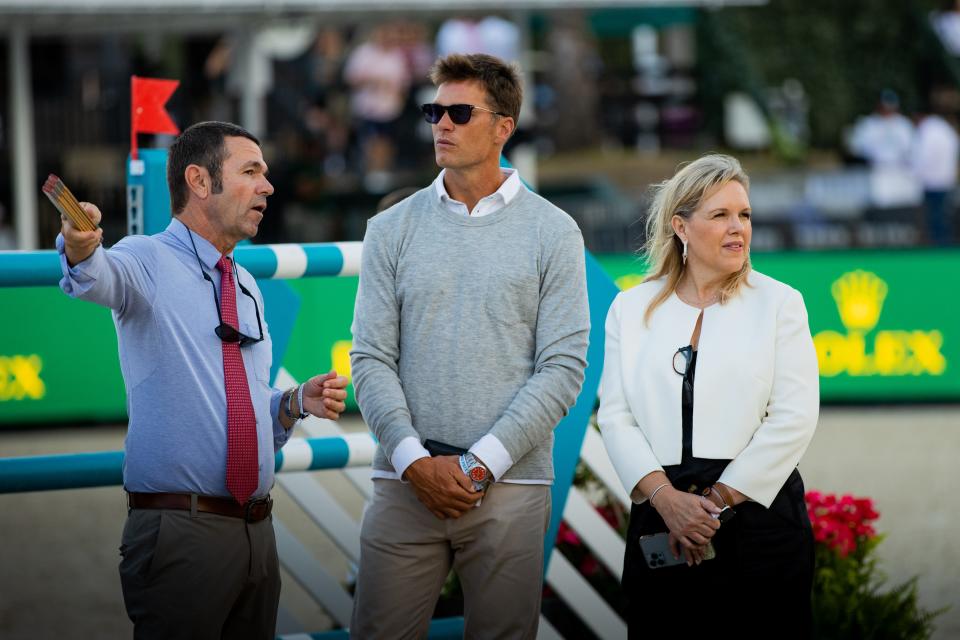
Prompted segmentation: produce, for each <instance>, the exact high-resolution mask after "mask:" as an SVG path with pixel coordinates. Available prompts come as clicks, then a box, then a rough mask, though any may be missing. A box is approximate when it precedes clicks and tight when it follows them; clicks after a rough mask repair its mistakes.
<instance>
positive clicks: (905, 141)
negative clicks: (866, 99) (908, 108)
mask: <svg viewBox="0 0 960 640" xmlns="http://www.w3.org/2000/svg"><path fill="white" fill-rule="evenodd" d="M912 145H913V123H911V122H910V119H909V118H907V117H906V116H905V115H903V114H902V113H900V98H899V97H898V96H897V94H896V93H895V92H894V91H892V90H890V89H884V90H883V91H882V92H881V93H880V99H879V101H878V102H877V107H876V109H875V110H874V112H873V113H871V114H870V115H868V116H864V117H862V118H860V119H859V120H857V122H856V123H855V124H854V126H853V131H852V133H851V136H850V151H851V152H852V153H853V154H854V155H856V156H857V157H859V158H862V159H863V160H865V161H866V162H867V164H869V165H870V166H871V167H874V168H878V167H879V168H897V169H899V168H906V167H909V166H910V149H911V147H912Z"/></svg>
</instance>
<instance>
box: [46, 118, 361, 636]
mask: <svg viewBox="0 0 960 640" xmlns="http://www.w3.org/2000/svg"><path fill="white" fill-rule="evenodd" d="M167 180H168V183H169V188H170V196H171V205H172V210H173V213H174V217H173V219H172V220H171V222H170V224H169V226H168V227H167V229H166V230H165V231H163V232H161V233H159V234H157V235H154V236H130V237H127V238H124V239H123V240H121V241H120V242H118V243H117V244H116V245H115V246H114V247H113V248H111V249H109V250H106V249H103V248H102V247H101V246H100V242H101V239H102V231H101V230H99V229H97V230H96V231H91V232H81V231H79V230H77V229H76V228H74V227H73V226H72V225H71V224H70V222H69V221H68V220H67V219H64V220H63V227H62V233H61V235H60V236H58V238H57V250H58V251H59V253H60V261H61V268H62V270H63V275H64V277H63V279H62V280H61V283H60V285H61V288H62V289H63V290H64V292H65V293H67V294H68V295H70V296H72V297H75V298H80V299H83V300H89V301H91V302H94V303H96V304H100V305H103V306H105V307H109V308H110V309H112V310H113V318H114V323H115V324H116V327H117V341H118V347H119V353H120V367H121V371H122V373H123V378H124V383H125V385H126V388H127V411H128V415H129V430H128V433H127V438H126V443H125V453H126V456H125V461H124V469H123V478H124V488H125V489H126V491H127V492H128V495H129V506H130V510H129V514H128V518H127V523H126V526H125V527H124V532H123V540H122V544H121V547H120V552H121V555H122V557H123V559H122V561H121V563H120V577H121V583H122V586H123V593H124V601H125V604H126V607H127V613H128V615H129V616H130V619H131V620H132V621H133V623H134V626H135V631H134V633H135V636H136V637H137V638H165V639H169V638H180V637H183V638H221V637H223V638H273V636H274V632H275V626H276V612H277V603H278V600H279V594H280V577H279V568H278V562H277V552H276V542H275V539H274V532H273V525H272V521H271V519H270V510H271V505H272V502H271V500H270V497H269V491H270V488H271V486H272V485H273V481H274V478H273V467H274V455H275V453H276V451H277V450H279V449H280V447H282V446H283V445H284V443H285V442H286V441H287V439H288V438H289V437H290V432H291V429H292V427H293V426H294V425H295V424H296V422H297V420H298V419H300V418H302V417H305V416H306V415H308V414H312V415H318V416H321V417H326V418H332V419H336V418H337V417H339V415H340V413H341V412H342V411H343V410H344V402H343V401H344V399H345V398H346V391H345V387H346V384H347V381H346V379H345V378H344V377H342V376H339V377H338V376H337V375H336V372H333V371H331V372H330V373H328V374H325V375H320V376H315V377H313V378H311V379H310V380H308V381H307V382H305V383H304V384H303V385H301V386H299V387H295V388H293V389H288V390H286V391H281V390H279V389H274V388H272V387H271V385H270V378H269V376H270V364H271V353H272V351H271V341H270V333H269V331H268V327H267V325H266V321H265V319H264V312H263V297H262V296H261V294H260V290H259V288H258V287H257V283H256V281H255V280H254V279H253V277H252V276H251V275H250V274H249V272H247V270H246V269H244V268H243V267H241V266H239V265H236V264H235V263H234V262H233V250H234V247H235V246H236V244H237V243H238V242H240V241H241V240H244V239H246V238H250V237H252V236H254V235H255V234H256V232H257V228H258V225H259V223H260V221H261V220H262V219H263V212H264V210H265V209H266V201H267V197H268V196H269V195H270V194H272V193H273V186H272V185H271V184H270V182H269V181H268V180H267V166H266V163H265V162H264V161H263V156H262V153H261V151H260V144H259V141H258V140H257V139H256V138H255V137H254V136H252V135H251V134H250V133H249V132H247V131H245V130H244V129H242V128H240V127H237V126H235V125H231V124H227V123H219V122H205V123H200V124H197V125H194V126H192V127H190V128H188V129H186V130H185V131H184V132H183V133H182V134H181V136H180V137H179V138H178V139H177V140H176V141H175V142H174V144H173V146H172V147H171V149H170V155H169V162H168V168H167ZM81 206H82V208H83V209H84V211H85V212H86V213H87V215H88V216H89V217H90V219H91V220H92V221H93V222H94V223H99V221H100V217H101V215H100V211H99V210H98V209H97V207H96V206H94V205H91V204H87V203H83V204H82V205H81Z"/></svg>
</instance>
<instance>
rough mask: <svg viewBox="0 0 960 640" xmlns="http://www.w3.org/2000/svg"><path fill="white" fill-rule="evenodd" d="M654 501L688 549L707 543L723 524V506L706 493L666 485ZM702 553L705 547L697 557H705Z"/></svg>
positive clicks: (680, 541)
mask: <svg viewBox="0 0 960 640" xmlns="http://www.w3.org/2000/svg"><path fill="white" fill-rule="evenodd" d="M651 504H652V505H653V508H654V509H656V510H657V512H658V513H659V514H660V517H662V518H663V521H664V522H665V523H666V525H667V528H668V529H669V530H670V533H671V535H672V536H675V537H676V538H677V541H678V542H679V543H680V545H681V546H682V547H683V549H685V550H689V551H691V552H694V550H696V549H698V548H701V547H704V546H705V545H706V544H707V543H708V542H710V538H712V537H713V534H714V533H716V532H717V529H719V528H720V521H719V520H717V519H716V514H719V513H720V509H719V507H717V506H716V505H715V504H713V503H712V502H710V501H709V500H707V499H705V498H703V497H702V496H697V495H694V494H692V493H684V492H683V491H677V490H676V489H674V488H673V487H664V488H663V490H661V491H660V493H658V494H657V496H656V500H655V502H653V503H651ZM671 548H672V547H671ZM702 553H703V552H702V549H701V550H700V551H699V552H698V554H699V555H696V556H694V557H697V558H699V557H702ZM689 561H690V559H689V557H688V562H689Z"/></svg>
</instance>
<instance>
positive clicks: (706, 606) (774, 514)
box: [623, 470, 813, 640]
mask: <svg viewBox="0 0 960 640" xmlns="http://www.w3.org/2000/svg"><path fill="white" fill-rule="evenodd" d="M803 494H804V489H803V480H802V479H801V478H800V473H799V472H798V471H796V470H794V472H793V473H792V474H791V475H790V477H789V478H788V479H787V482H786V483H785V484H784V486H783V488H782V489H781V490H780V493H779V494H778V495H777V497H776V499H774V501H773V504H771V505H770V508H769V509H767V508H765V507H763V506H761V505H760V504H757V503H755V502H745V503H743V504H740V505H738V506H737V507H736V512H737V514H736V516H735V517H734V518H733V519H731V520H730V521H728V522H727V523H726V524H724V525H723V526H722V527H720V530H719V531H717V533H716V534H715V535H714V537H713V545H714V548H715V549H716V552H717V556H716V558H714V559H713V560H707V561H704V562H703V563H701V564H700V565H699V566H697V565H694V566H693V567H688V566H687V565H685V564H684V565H679V566H675V567H667V568H660V569H650V568H649V567H647V565H646V562H645V561H644V559H643V554H642V552H641V550H640V545H639V542H638V539H639V538H640V536H642V535H648V534H653V533H659V532H663V531H667V527H666V525H665V524H664V522H663V519H662V518H661V517H660V515H659V514H658V513H657V512H656V510H655V509H653V508H652V507H651V506H650V504H649V502H645V503H643V504H639V505H637V504H635V505H633V509H632V511H631V514H630V526H629V530H628V532H627V550H626V556H625V561H624V571H623V588H624V591H625V592H626V595H627V598H628V600H629V603H630V606H629V613H628V619H627V624H628V628H629V637H630V638H635V639H638V640H639V639H641V638H643V639H649V638H656V637H658V636H657V635H656V634H657V633H659V632H663V633H664V634H668V636H664V637H673V638H683V637H692V636H691V635H689V634H693V633H700V632H707V633H709V632H712V633H722V634H724V635H726V634H732V635H734V636H736V637H737V638H809V637H810V636H811V632H812V611H811V603H810V594H811V590H812V586H813V533H812V530H811V526H810V519H809V518H808V516H807V511H806V506H805V503H804V498H803Z"/></svg>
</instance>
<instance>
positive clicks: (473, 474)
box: [470, 465, 487, 482]
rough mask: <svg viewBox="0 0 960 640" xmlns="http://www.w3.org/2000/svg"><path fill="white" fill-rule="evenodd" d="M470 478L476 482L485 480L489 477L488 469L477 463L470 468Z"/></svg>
mask: <svg viewBox="0 0 960 640" xmlns="http://www.w3.org/2000/svg"><path fill="white" fill-rule="evenodd" d="M470 479H471V480H473V481H474V482H483V481H484V480H486V479H487V470H486V469H484V468H483V467H481V466H480V465H477V466H476V467H473V468H472V469H470Z"/></svg>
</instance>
